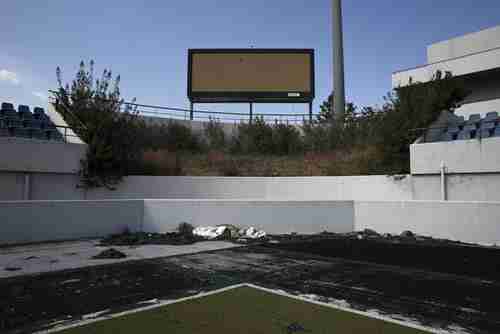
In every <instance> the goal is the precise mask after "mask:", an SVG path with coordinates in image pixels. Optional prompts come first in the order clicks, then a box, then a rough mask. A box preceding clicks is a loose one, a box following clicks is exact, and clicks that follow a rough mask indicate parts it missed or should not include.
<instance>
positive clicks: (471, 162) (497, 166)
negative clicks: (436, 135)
mask: <svg viewBox="0 0 500 334" xmlns="http://www.w3.org/2000/svg"><path fill="white" fill-rule="evenodd" d="M499 147H500V137H494V138H484V139H470V140H454V141H451V142H436V143H422V144H413V145H411V146H410V155H411V163H410V164H411V173H412V174H439V172H440V166H441V162H442V161H443V162H444V163H445V166H446V168H447V172H448V173H500V154H499V151H498V148H499Z"/></svg>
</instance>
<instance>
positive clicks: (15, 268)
mask: <svg viewBox="0 0 500 334" xmlns="http://www.w3.org/2000/svg"><path fill="white" fill-rule="evenodd" d="M3 269H4V270H6V271H18V270H21V269H22V268H20V267H5V268H3Z"/></svg>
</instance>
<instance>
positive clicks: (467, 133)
mask: <svg viewBox="0 0 500 334" xmlns="http://www.w3.org/2000/svg"><path fill="white" fill-rule="evenodd" d="M490 137H500V119H499V117H498V113H497V112H496V111H494V112H489V113H487V114H486V117H484V118H481V116H480V115H479V114H473V115H470V117H469V119H467V120H466V119H465V118H464V117H463V116H453V117H450V119H449V120H448V122H447V124H446V125H445V126H442V125H439V126H431V127H430V128H429V129H428V130H427V132H426V133H425V136H424V140H423V142H426V143H429V142H443V141H454V140H469V139H481V138H490Z"/></svg>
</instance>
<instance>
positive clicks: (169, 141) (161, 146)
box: [141, 120, 203, 152]
mask: <svg viewBox="0 0 500 334" xmlns="http://www.w3.org/2000/svg"><path fill="white" fill-rule="evenodd" d="M141 137H142V138H143V139H142V141H143V142H144V143H145V149H146V150H148V149H152V150H165V149H166V150H168V151H170V152H182V151H187V152H200V151H202V150H203V143H202V140H201V138H200V136H198V135H196V134H194V133H193V131H192V130H191V128H190V127H189V126H187V125H184V124H182V123H181V122H180V121H176V120H168V121H167V122H166V123H161V124H148V125H147V126H145V127H144V128H143V129H142V133H141Z"/></svg>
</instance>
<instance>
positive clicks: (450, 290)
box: [169, 246, 500, 333]
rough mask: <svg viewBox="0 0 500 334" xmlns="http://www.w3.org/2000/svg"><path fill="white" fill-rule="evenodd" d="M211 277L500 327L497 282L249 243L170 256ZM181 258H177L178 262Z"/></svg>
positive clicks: (426, 318)
mask: <svg viewBox="0 0 500 334" xmlns="http://www.w3.org/2000/svg"><path fill="white" fill-rule="evenodd" d="M169 261H172V262H174V263H183V265H184V266H188V267H190V268H195V269H199V270H201V269H203V268H207V266H208V267H209V268H210V269H211V270H212V271H213V272H214V273H213V275H214V277H215V276H216V277H221V278H222V279H223V280H226V281H227V280H228V278H231V279H233V280H239V281H244V282H253V283H255V284H258V285H261V286H266V287H270V288H275V289H282V290H285V291H289V292H295V293H302V294H316V295H319V296H322V297H325V298H326V297H330V298H335V299H339V300H346V301H347V302H348V303H349V304H350V305H351V306H352V307H354V308H356V309H360V310H368V309H376V310H379V311H380V312H382V313H385V314H389V315H392V314H400V315H404V316H406V317H407V318H412V319H418V320H419V321H420V322H421V323H424V324H428V325H432V326H438V327H443V328H445V327H446V326H449V325H460V326H461V327H463V328H466V329H468V330H470V331H471V332H472V333H500V304H499V303H498V296H500V282H498V281H496V282H495V281H485V280H482V279H478V278H474V277H467V276H458V275H450V274H443V273H436V272H427V271H423V270H418V269H410V268H403V267H398V266H388V265H379V264H376V263H368V262H360V261H350V260H344V259H339V258H327V257H322V256H317V255H311V254H307V253H297V252H290V251H278V250H275V249H271V248H269V247H262V246H252V247H248V248H235V249H231V250H224V251H219V252H216V253H215V252H214V253H210V254H209V253H207V254H203V256H198V255H196V254H193V255H187V256H184V257H182V258H170V259H169ZM177 261H181V262H177Z"/></svg>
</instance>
